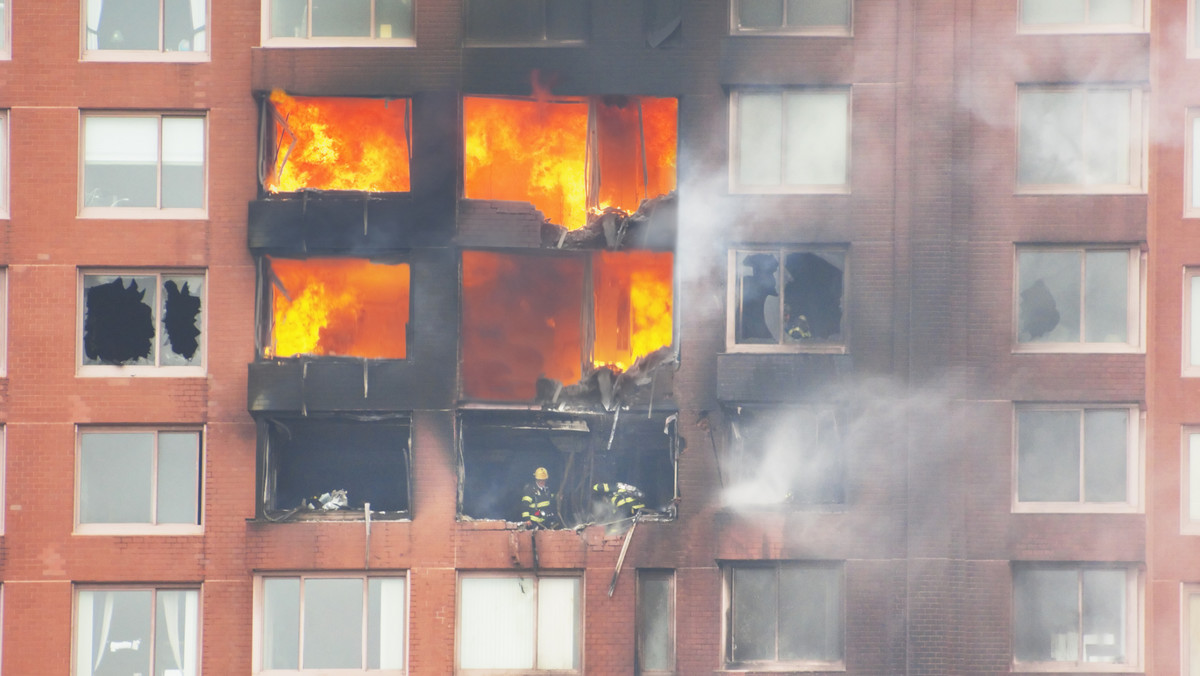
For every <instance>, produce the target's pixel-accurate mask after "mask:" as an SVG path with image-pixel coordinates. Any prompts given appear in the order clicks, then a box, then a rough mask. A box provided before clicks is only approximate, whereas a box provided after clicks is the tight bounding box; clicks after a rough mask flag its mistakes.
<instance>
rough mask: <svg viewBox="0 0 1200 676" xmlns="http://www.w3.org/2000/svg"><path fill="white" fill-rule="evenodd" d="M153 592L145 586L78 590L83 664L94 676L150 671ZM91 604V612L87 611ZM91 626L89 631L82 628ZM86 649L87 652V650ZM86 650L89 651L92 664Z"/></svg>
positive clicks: (121, 675) (114, 675)
mask: <svg viewBox="0 0 1200 676" xmlns="http://www.w3.org/2000/svg"><path fill="white" fill-rule="evenodd" d="M152 596H153V592H152V591H150V590H149V589H144V590H114V591H81V592H79V608H80V618H79V624H80V627H79V631H80V636H79V643H80V645H79V646H78V651H79V653H80V654H79V655H78V656H77V658H78V661H79V663H80V664H87V665H88V666H90V670H88V671H86V672H85V673H87V674H89V675H94V676H125V675H126V674H148V673H150V665H151V661H152V660H151V658H152V655H153V653H154V647H153V646H152V645H151V643H150V626H151V616H150V614H151V613H152V612H153V611H154V605H153V600H152ZM89 608H90V611H91V612H87V611H88V609H89ZM88 628H90V631H88V634H87V635H84V634H83V632H84V631H85V630H87V629H88ZM85 650H86V653H85ZM84 654H87V655H90V656H91V659H90V664H88V662H87V661H85V658H84Z"/></svg>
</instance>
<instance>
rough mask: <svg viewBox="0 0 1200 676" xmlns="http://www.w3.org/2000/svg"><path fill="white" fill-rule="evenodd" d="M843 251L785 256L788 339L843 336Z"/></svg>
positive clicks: (785, 312)
mask: <svg viewBox="0 0 1200 676" xmlns="http://www.w3.org/2000/svg"><path fill="white" fill-rule="evenodd" d="M844 267H845V256H844V255H842V254H840V253H834V254H822V253H789V254H787V256H786V257H785V258H784V280H786V281H785V284H784V286H783V324H784V342H787V343H804V342H809V341H822V340H838V339H840V338H841V337H842V336H841V334H842V269H843V268H844Z"/></svg>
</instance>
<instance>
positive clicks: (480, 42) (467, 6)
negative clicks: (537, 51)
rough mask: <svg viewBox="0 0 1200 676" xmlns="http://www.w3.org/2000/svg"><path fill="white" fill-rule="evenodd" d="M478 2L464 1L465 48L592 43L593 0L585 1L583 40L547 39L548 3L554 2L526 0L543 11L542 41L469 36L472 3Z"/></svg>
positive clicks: (463, 41) (548, 0)
mask: <svg viewBox="0 0 1200 676" xmlns="http://www.w3.org/2000/svg"><path fill="white" fill-rule="evenodd" d="M475 1H476V0H462V43H463V46H464V47H583V46H586V45H587V44H588V43H589V42H590V41H591V34H592V22H591V0H583V5H584V19H583V22H584V25H583V35H584V37H582V38H554V39H551V38H549V37H546V25H547V23H548V21H547V18H546V3H547V2H553V0H525V1H526V2H531V3H537V4H539V5H540V6H541V9H542V36H543V37H542V39H540V40H514V41H505V40H489V39H486V38H476V37H471V36H470V35H469V34H468V26H467V23H468V21H469V19H470V13H471V3H472V2H475Z"/></svg>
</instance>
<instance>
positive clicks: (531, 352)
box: [461, 251, 674, 401]
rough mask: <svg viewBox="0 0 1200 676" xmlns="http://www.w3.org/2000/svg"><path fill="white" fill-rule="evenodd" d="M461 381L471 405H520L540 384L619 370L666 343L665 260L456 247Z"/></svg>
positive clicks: (669, 331) (669, 294)
mask: <svg viewBox="0 0 1200 676" xmlns="http://www.w3.org/2000/svg"><path fill="white" fill-rule="evenodd" d="M462 263H463V269H462V291H463V293H462V296H463V297H462V332H461V335H462V379H463V395H464V396H465V397H467V398H471V399H489V400H503V401H522V400H524V401H527V400H530V399H533V398H534V396H535V395H536V394H537V391H536V389H537V381H538V379H539V378H546V379H551V380H555V381H558V382H559V383H575V382H576V381H579V380H580V379H581V376H582V375H583V374H585V373H590V372H593V371H594V370H595V369H597V368H601V367H609V368H611V369H613V370H617V371H620V370H627V369H628V368H629V367H630V366H632V365H633V364H634V362H635V360H637V359H638V358H639V357H645V356H647V355H650V354H651V353H654V352H655V351H657V350H660V349H662V348H664V347H666V346H669V345H670V344H671V340H672V335H673V327H674V324H673V320H672V298H673V286H672V284H673V279H672V274H673V272H672V263H673V255H672V254H671V253H669V252H653V251H621V252H609V251H604V252H593V253H589V254H579V255H561V256H547V255H535V254H507V253H494V252H488V251H464V252H463V254H462Z"/></svg>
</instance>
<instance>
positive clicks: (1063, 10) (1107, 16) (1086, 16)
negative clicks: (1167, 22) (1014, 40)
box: [1021, 0, 1146, 33]
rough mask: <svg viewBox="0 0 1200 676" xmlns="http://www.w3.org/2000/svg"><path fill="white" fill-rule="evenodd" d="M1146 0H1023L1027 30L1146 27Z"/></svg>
mask: <svg viewBox="0 0 1200 676" xmlns="http://www.w3.org/2000/svg"><path fill="white" fill-rule="evenodd" d="M1145 12H1146V9H1145V7H1144V6H1143V0H1021V30H1022V31H1024V32H1026V33H1068V32H1086V33H1110V32H1111V33H1118V32H1128V31H1139V30H1143V28H1144V26H1145Z"/></svg>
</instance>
